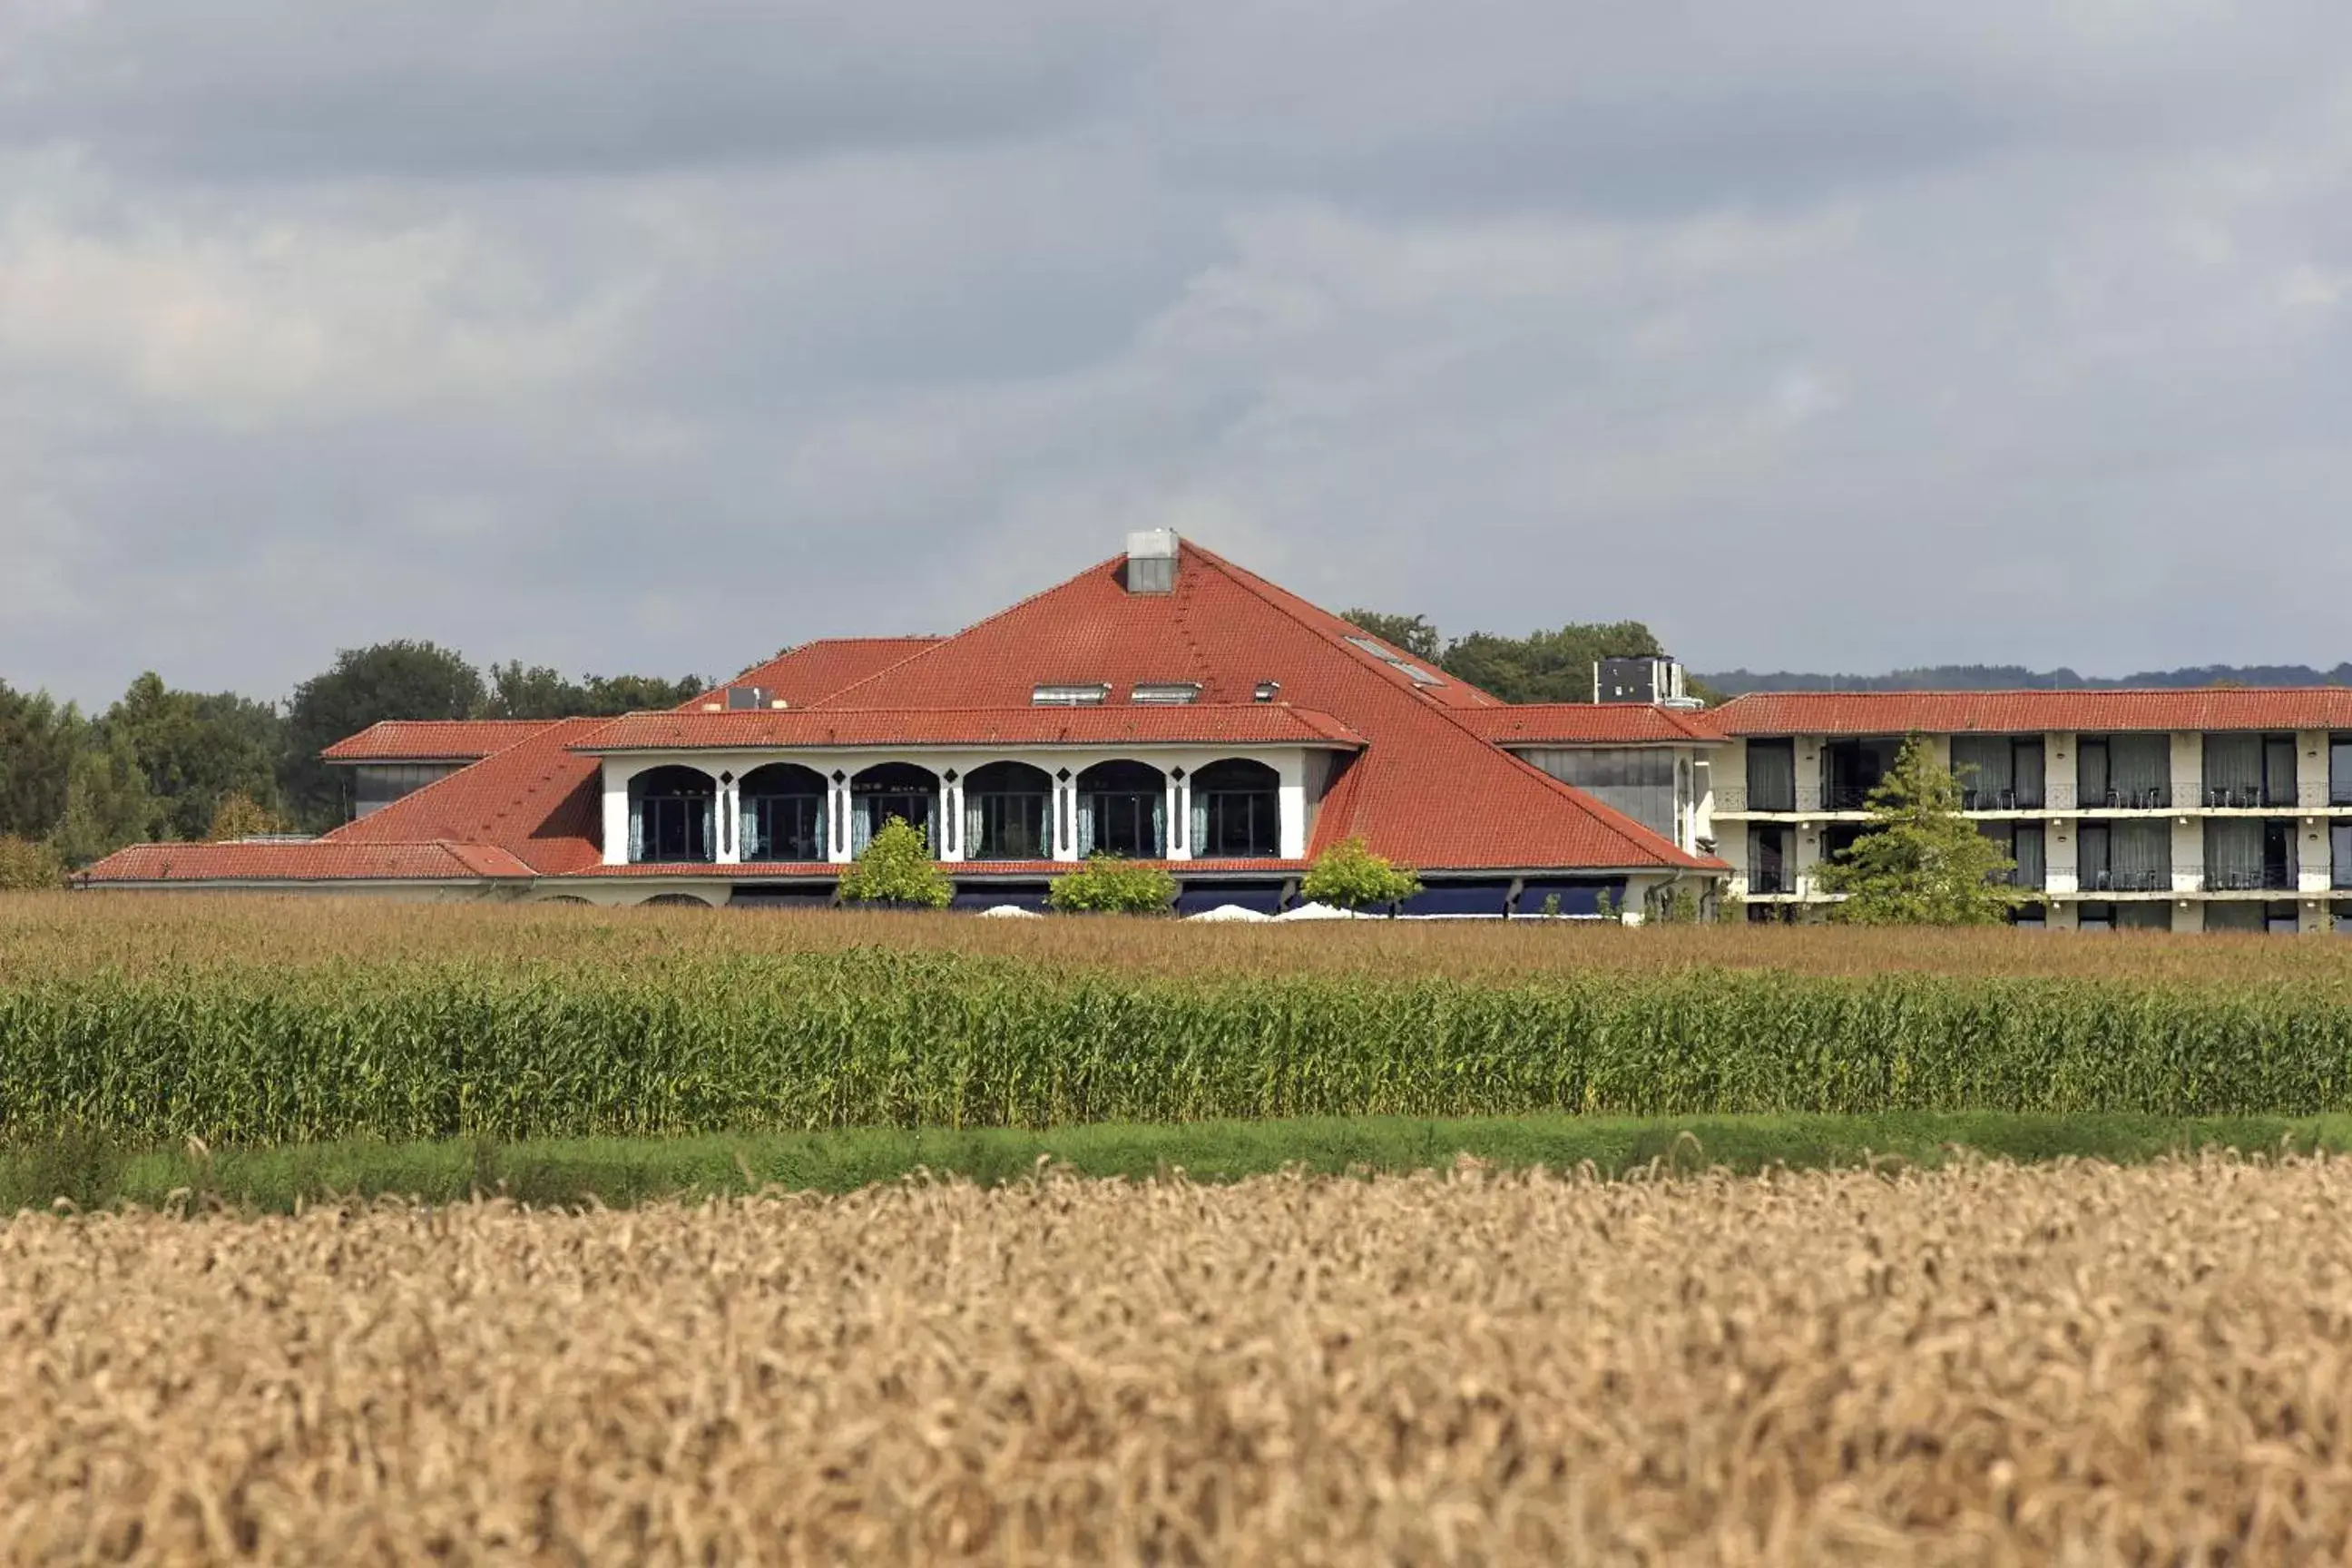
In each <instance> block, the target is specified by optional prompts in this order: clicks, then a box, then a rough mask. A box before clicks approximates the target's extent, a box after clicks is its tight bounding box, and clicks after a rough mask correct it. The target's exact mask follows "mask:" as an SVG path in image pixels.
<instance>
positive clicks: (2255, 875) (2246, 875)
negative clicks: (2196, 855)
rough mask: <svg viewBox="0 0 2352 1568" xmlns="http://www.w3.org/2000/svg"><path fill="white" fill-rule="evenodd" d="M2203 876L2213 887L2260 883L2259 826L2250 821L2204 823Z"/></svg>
mask: <svg viewBox="0 0 2352 1568" xmlns="http://www.w3.org/2000/svg"><path fill="white" fill-rule="evenodd" d="M2205 875H2206V877H2207V878H2208V879H2209V882H2210V886H2212V887H2216V888H2259V887H2261V886H2262V885H2263V825H2262V824H2261V823H2259V822H2256V821H2252V820H2245V821H2238V822H2208V823H2207V824H2206V825H2205Z"/></svg>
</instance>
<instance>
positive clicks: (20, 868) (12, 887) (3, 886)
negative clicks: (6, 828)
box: [0, 833, 66, 893]
mask: <svg viewBox="0 0 2352 1568" xmlns="http://www.w3.org/2000/svg"><path fill="white" fill-rule="evenodd" d="M65 885H66V862H65V857H63V856H62V855H59V854H58V852H57V850H56V849H55V848H53V847H51V846H49V845H47V844H43V843H41V842H39V841H38V840H37V839H31V838H19V837H16V835H15V834H13V833H0V893H35V892H53V891H55V890H56V889H59V888H62V887H64V886H65Z"/></svg>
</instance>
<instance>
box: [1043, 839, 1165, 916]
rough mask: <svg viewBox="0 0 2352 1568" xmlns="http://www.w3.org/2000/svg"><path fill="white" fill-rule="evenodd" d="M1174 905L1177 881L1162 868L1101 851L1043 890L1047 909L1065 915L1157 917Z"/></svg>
mask: <svg viewBox="0 0 2352 1568" xmlns="http://www.w3.org/2000/svg"><path fill="white" fill-rule="evenodd" d="M1175 901H1176V879H1175V878H1174V877H1173V876H1171V874H1170V873H1169V872H1168V871H1167V870H1166V869H1165V868H1161V867H1159V866H1139V865H1137V864H1135V863H1134V862H1133V861H1131V860H1129V859H1127V858H1124V857H1122V856H1118V855H1110V854H1106V853H1104V852H1103V851H1101V850H1097V851H1096V852H1095V853H1093V854H1092V855H1089V856H1087V858H1086V861H1085V863H1084V864H1083V865H1081V866H1080V867H1079V868H1077V869H1076V870H1075V871H1072V872H1069V873H1068V874H1066V875H1065V876H1060V877H1056V878H1055V879H1054V881H1053V884H1052V885H1051V886H1050V887H1048V888H1047V889H1045V903H1046V907H1048V908H1049V909H1054V910H1059V911H1061V912H1062V913H1064V914H1114V915H1156V914H1163V913H1165V912H1166V911H1167V910H1168V907H1169V906H1170V905H1171V904H1173V903H1174V902H1175Z"/></svg>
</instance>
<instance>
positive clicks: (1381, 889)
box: [1298, 838, 1421, 910]
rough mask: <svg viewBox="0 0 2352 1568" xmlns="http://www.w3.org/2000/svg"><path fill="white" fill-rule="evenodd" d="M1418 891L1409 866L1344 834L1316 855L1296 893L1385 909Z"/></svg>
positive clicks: (1349, 906)
mask: <svg viewBox="0 0 2352 1568" xmlns="http://www.w3.org/2000/svg"><path fill="white" fill-rule="evenodd" d="M1419 891H1421V879H1420V878H1419V877H1417V876H1415V875H1414V874H1413V872H1412V868H1410V867H1406V866H1400V865H1398V864H1397V863H1396V862H1395V861H1393V860H1391V859H1389V858H1387V857H1386V856H1384V855H1375V854H1373V853H1372V851H1371V849H1370V847H1369V846H1367V845H1366V844H1365V843H1364V841H1363V840H1362V839H1360V838H1343V839H1341V840H1340V841H1339V843H1337V844H1334V845H1333V846H1331V847H1329V848H1328V849H1326V850H1325V851H1323V853H1322V854H1320V855H1318V856H1317V857H1316V858H1315V864H1314V865H1312V866H1310V867H1308V868H1307V875H1306V876H1305V877H1303V878H1301V879H1299V883H1298V896H1299V897H1300V898H1302V899H1305V900H1307V902H1309V903H1315V904H1329V905H1331V906H1332V907H1333V908H1335V909H1342V910H1378V909H1388V908H1391V907H1392V906H1394V905H1397V904H1401V903H1402V902H1404V900H1407V899H1409V898H1411V897H1412V895H1413V894H1415V893H1417V892H1419Z"/></svg>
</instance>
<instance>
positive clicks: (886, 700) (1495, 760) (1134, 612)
mask: <svg viewBox="0 0 2352 1568" xmlns="http://www.w3.org/2000/svg"><path fill="white" fill-rule="evenodd" d="M1181 550H1182V559H1181V562H1180V563H1179V564H1178V569H1177V574H1176V589H1175V592H1173V593H1171V594H1157V595H1144V594H1129V593H1128V592H1127V590H1126V588H1125V586H1124V585H1123V584H1122V582H1121V572H1120V567H1121V565H1122V563H1121V562H1120V561H1118V560H1116V559H1115V560H1111V561H1107V562H1104V563H1101V564H1099V565H1096V566H1091V567H1088V568H1087V570H1086V571H1084V572H1081V573H1079V574H1077V575H1076V577H1073V578H1071V579H1070V580H1069V581H1067V582H1066V583H1064V584H1061V585H1060V586H1058V587H1055V588H1049V589H1047V590H1046V591H1045V592H1044V593H1042V594H1038V595H1034V596H1033V597H1031V598H1028V599H1024V600H1023V601H1022V602H1021V603H1020V604H1018V605H1013V607H1012V608H1011V609H1008V610H1005V611H1003V612H1002V613H1001V614H998V615H996V616H991V617H990V618H988V619H987V620H984V621H982V622H980V623H979V624H977V625H976V626H971V628H969V629H968V630H965V631H963V632H961V633H959V634H957V635H956V636H954V637H949V638H946V639H944V640H942V641H940V642H938V643H935V644H932V645H931V646H930V647H927V648H925V649H924V650H922V651H921V652H919V653H916V654H914V655H913V656H911V657H909V658H906V659H903V660H901V661H899V662H898V663H897V664H895V665H893V666H891V667H890V668H887V669H886V670H883V671H881V672H880V673H878V674H876V675H873V676H869V677H867V678H866V679H865V680H862V681H860V682H858V683H857V684H856V685H854V686H850V687H847V688H845V689H843V690H841V691H839V692H836V693H835V694H834V695H833V696H831V697H829V698H826V699H825V700H823V701H821V702H819V703H818V704H817V705H816V706H817V710H819V711H823V712H831V711H834V710H848V709H874V708H921V709H931V710H937V709H958V708H1012V707H1018V706H1020V705H1022V704H1024V703H1025V702H1027V701H1028V700H1029V693H1030V689H1031V688H1032V687H1033V686H1034V685H1036V684H1037V683H1039V682H1041V681H1103V682H1107V683H1108V684H1109V685H1111V686H1112V687H1113V688H1114V689H1125V688H1129V687H1132V686H1133V685H1135V684H1136V683H1138V682H1152V681H1166V680H1191V681H1197V682H1198V683H1199V684H1200V687H1201V696H1202V700H1204V701H1206V702H1212V703H1233V704H1240V703H1246V702H1248V701H1249V700H1250V697H1251V694H1252V690H1253V689H1254V688H1255V685H1256V684H1257V683H1258V682H1259V681H1261V680H1268V679H1272V680H1278V681H1280V682H1281V683H1282V691H1281V699H1282V700H1283V701H1286V702H1290V703H1295V704H1297V706H1299V707H1301V708H1306V709H1309V710H1315V711H1318V712H1323V713H1329V714H1333V715H1335V716H1337V717H1338V718H1339V720H1341V721H1343V722H1345V723H1346V724H1347V726H1348V727H1349V729H1350V730H1352V731H1355V732H1356V733H1357V734H1359V735H1361V736H1362V737H1364V740H1365V742H1367V747H1368V749H1367V750H1366V751H1364V752H1362V753H1360V754H1359V755H1356V756H1354V757H1352V758H1350V759H1349V760H1348V761H1346V762H1345V763H1342V765H1341V768H1340V770H1339V775H1338V777H1337V779H1336V780H1335V781H1334V783H1333V784H1332V786H1331V788H1330V791H1329V792H1328V795H1326V796H1325V798H1324V801H1323V804H1322V806H1321V809H1320V810H1319V811H1318V814H1317V817H1316V828H1315V839H1314V843H1313V844H1312V845H1310V846H1309V853H1310V854H1313V853H1317V852H1319V851H1320V850H1321V849H1322V848H1324V847H1328V845H1330V844H1332V843H1335V842H1337V841H1338V840H1339V839H1341V838H1345V837H1352V836H1358V835H1360V836H1362V837H1365V838H1366V839H1367V840H1368V841H1369V842H1370V844H1371V846H1372V847H1374V848H1375V849H1377V850H1379V851H1380V852H1381V853H1383V854H1386V855H1390V856H1393V857H1395V858H1398V859H1401V860H1404V861H1407V862H1409V863H1411V864H1413V865H1416V866H1422V867H1428V868H1450V869H1504V868H1510V869H1517V868H1537V867H1544V868H1552V867H1559V868H1568V867H1576V868H1594V869H1602V868H1606V869H1612V870H1622V869H1633V868H1710V869H1711V868H1716V867H1717V865H1719V862H1717V861H1715V860H1712V859H1702V858H1698V857H1696V856H1692V855H1688V854H1685V852H1683V851H1682V850H1680V849H1677V848H1676V847H1675V846H1674V845H1673V844H1672V843H1670V842H1668V841H1667V840H1666V839H1664V838H1662V837H1658V836H1657V835H1656V834H1654V833H1653V832H1651V831H1650V830H1649V829H1648V828H1646V827H1643V826H1642V825H1641V824H1639V823H1637V822H1635V821H1633V819H1632V818H1631V817H1628V816H1622V814H1620V813H1618V812H1615V811H1612V810H1611V809H1610V808H1609V807H1607V806H1604V805H1601V804H1600V803H1599V802H1598V801H1595V800H1593V799H1592V798H1591V796H1589V795H1584V794H1582V793H1581V792H1580V791H1577V790H1573V789H1570V787H1569V786H1568V785H1566V784H1561V783H1560V782H1559V781H1558V780H1557V779H1554V778H1552V777H1550V776H1549V774H1547V773H1542V772H1541V771H1539V770H1538V769H1536V768H1534V767H1531V766H1529V765H1528V763H1523V762H1521V761H1519V760H1518V759H1517V758H1516V757H1513V756H1511V755H1509V754H1508V753H1507V752H1501V751H1498V750H1496V748H1495V747H1494V746H1492V745H1490V744H1488V743H1487V742H1486V741H1485V740H1484V739H1483V738H1482V736H1481V735H1480V734H1479V733H1478V731H1477V730H1476V729H1475V724H1476V723H1478V722H1479V721H1480V719H1479V717H1478V715H1476V714H1475V712H1474V711H1472V710H1480V709H1488V708H1492V707H1494V706H1496V702H1495V700H1494V699H1493V698H1492V697H1490V696H1488V695H1487V694H1486V693H1485V692H1483V691H1480V690H1478V689H1476V688H1475V687H1470V686H1465V685H1463V684H1461V683H1460V682H1458V681H1454V680H1453V679H1451V678H1447V679H1445V681H1444V684H1443V685H1440V686H1434V687H1424V686H1419V685H1416V684H1415V683H1414V682H1413V680H1412V679H1411V678H1410V677H1408V676H1406V675H1405V674H1404V673H1403V672H1402V671H1401V670H1399V669H1397V668H1395V667H1394V666H1393V665H1392V664H1391V663H1389V662H1387V661H1385V660H1383V659H1381V658H1377V657H1375V656H1373V655H1372V654H1370V653H1368V652H1365V651H1364V650H1363V649H1361V648H1360V647H1356V646H1355V645H1354V644H1352V643H1350V642H1349V640H1348V639H1349V638H1350V637H1361V636H1363V635H1364V634H1363V633H1362V632H1361V631H1360V630H1359V629H1358V628H1357V627H1355V626H1350V625H1349V623H1348V622H1346V621H1343V620H1341V619H1340V618H1339V616H1334V615H1331V614H1329V613H1328V611H1324V610H1320V609H1318V608H1316V607H1315V606H1314V605H1310V604H1308V603H1307V601H1305V600H1304V599H1301V598H1299V597H1298V596H1297V595H1294V594H1290V593H1287V592H1286V591H1285V590H1283V589H1281V588H1278V587H1276V586H1275V585H1274V584H1271V583H1268V582H1266V581H1265V579H1264V578H1261V577H1258V576H1255V575H1254V574H1251V573H1248V572H1245V571H1244V570H1242V569H1241V568H1240V567H1238V566H1235V565H1234V564H1232V563H1230V562H1227V561H1225V560H1223V559H1222V558H1221V557H1219V556H1217V555H1214V554H1213V553H1211V552H1208V551H1206V550H1203V549H1202V548H1201V547H1200V546H1198V545H1196V544H1193V543H1192V542H1189V541H1187V542H1184V543H1183V544H1182V546H1181ZM1383 646H1385V645H1383ZM1400 657H1402V655H1400Z"/></svg>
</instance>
